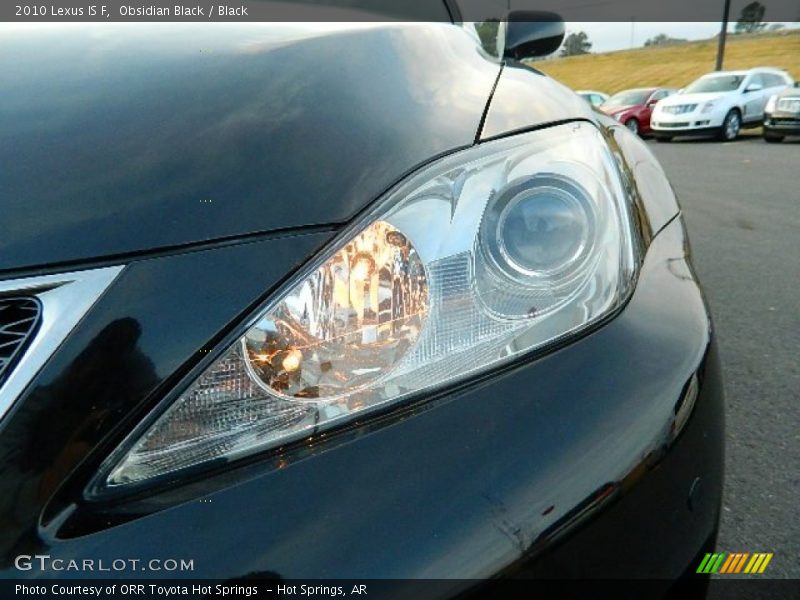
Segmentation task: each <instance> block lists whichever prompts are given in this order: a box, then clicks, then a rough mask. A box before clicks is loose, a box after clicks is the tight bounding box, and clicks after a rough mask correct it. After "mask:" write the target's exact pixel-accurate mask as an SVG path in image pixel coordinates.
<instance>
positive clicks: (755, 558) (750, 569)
mask: <svg viewBox="0 0 800 600" xmlns="http://www.w3.org/2000/svg"><path fill="white" fill-rule="evenodd" d="M757 560H758V554H753V558H751V559H750V562H749V563H747V567H746V568H745V570H744V572H745V573H749V572H750V571H752V570H753V565H754V564H755V562H756V561H757Z"/></svg>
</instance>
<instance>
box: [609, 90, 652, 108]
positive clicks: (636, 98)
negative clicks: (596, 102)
mask: <svg viewBox="0 0 800 600" xmlns="http://www.w3.org/2000/svg"><path fill="white" fill-rule="evenodd" d="M649 95H650V91H649V90H644V91H642V90H627V91H624V92H619V93H618V94H614V95H613V96H611V98H609V99H608V100H606V101H605V102H604V104H605V105H606V106H633V105H636V104H644V103H645V102H647V97H648V96H649Z"/></svg>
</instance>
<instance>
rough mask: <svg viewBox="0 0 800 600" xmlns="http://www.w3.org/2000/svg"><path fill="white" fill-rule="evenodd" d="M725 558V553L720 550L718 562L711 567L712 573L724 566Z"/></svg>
mask: <svg viewBox="0 0 800 600" xmlns="http://www.w3.org/2000/svg"><path fill="white" fill-rule="evenodd" d="M723 560H725V553H724V552H720V555H719V558H718V559H717V564H715V565H714V567H713V568H712V569H711V572H712V573H716V572H717V571H719V568H720V567H721V566H722V561H723Z"/></svg>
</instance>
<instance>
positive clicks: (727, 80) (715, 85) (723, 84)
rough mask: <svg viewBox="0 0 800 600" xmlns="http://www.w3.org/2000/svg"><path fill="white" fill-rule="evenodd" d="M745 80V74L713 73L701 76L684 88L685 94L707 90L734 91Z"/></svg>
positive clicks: (700, 92)
mask: <svg viewBox="0 0 800 600" xmlns="http://www.w3.org/2000/svg"><path fill="white" fill-rule="evenodd" d="M743 81H744V75H712V76H710V77H701V78H700V79H698V80H696V81H694V82H693V83H690V84H689V85H688V86H686V89H684V90H683V93H684V94H703V93H706V92H733V91H734V90H738V89H739V86H740V85H742V82H743Z"/></svg>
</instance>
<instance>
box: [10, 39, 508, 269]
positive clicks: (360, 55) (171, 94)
mask: <svg viewBox="0 0 800 600" xmlns="http://www.w3.org/2000/svg"><path fill="white" fill-rule="evenodd" d="M499 70H500V66H499V65H498V64H497V63H495V62H493V61H492V60H490V59H489V58H488V57H486V56H485V55H484V54H483V53H482V52H480V51H479V49H478V47H477V45H476V42H475V40H473V39H472V38H470V37H469V36H468V35H467V34H466V33H465V32H464V31H463V30H462V29H461V28H460V27H457V26H454V25H447V24H441V23H438V24H418V25H414V26H402V25H391V24H387V23H384V24H380V23H366V24H362V25H358V26H351V27H344V26H343V25H342V24H320V25H318V26H313V25H311V26H310V25H300V26H290V25H283V26H276V25H270V24H258V23H253V24H224V23H212V24H208V25H203V24H200V25H198V24H191V25H186V24H184V25H181V24H172V23H169V24H168V23H159V24H152V25H149V26H148V27H147V28H141V27H135V26H130V25H127V24H115V25H111V26H107V25H96V24H82V25H76V26H75V27H73V28H70V29H66V30H64V29H56V28H52V27H50V28H47V27H43V28H40V29H31V28H25V29H22V30H14V29H11V30H4V32H3V35H2V36H0V89H2V90H3V101H2V102H0V164H2V165H4V168H3V169H0V215H2V217H1V218H2V223H1V225H0V226H1V227H2V252H0V271H2V270H4V269H19V268H22V267H30V266H40V265H47V264H51V263H63V262H70V261H80V260H86V259H96V258H98V257H103V256H108V255H120V254H128V253H134V252H140V251H151V250H153V249H156V248H160V247H170V246H176V245H182V244H188V243H193V242H200V241H205V240H209V239H214V238H220V237H227V236H236V235H241V234H245V233H252V232H263V231H269V230H274V229H280V228H287V227H297V226H307V225H315V224H328V223H338V222H343V221H346V220H347V219H348V218H350V217H352V216H353V214H354V213H355V212H357V211H358V210H360V209H361V208H363V207H364V206H365V205H366V204H367V203H369V202H370V201H371V200H374V199H375V198H376V197H377V196H378V195H379V194H381V193H382V192H383V191H384V190H386V188H387V187H389V186H390V185H391V184H393V183H394V182H395V181H397V180H398V178H400V177H402V175H403V174H404V173H405V172H407V171H408V170H410V169H412V168H414V167H416V166H417V165H419V164H420V163H423V162H425V161H427V160H429V159H430V158H431V157H433V156H435V155H437V154H440V153H443V152H448V151H451V150H453V149H455V148H458V147H462V146H467V145H470V144H472V143H473V140H474V139H475V136H476V134H477V131H478V126H479V123H480V120H481V116H482V114H483V111H484V108H485V106H486V102H487V100H488V97H489V94H490V92H491V89H492V86H493V85H494V82H495V80H496V78H497V74H498V72H499Z"/></svg>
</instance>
